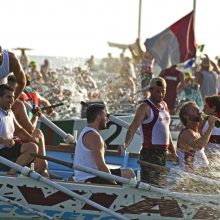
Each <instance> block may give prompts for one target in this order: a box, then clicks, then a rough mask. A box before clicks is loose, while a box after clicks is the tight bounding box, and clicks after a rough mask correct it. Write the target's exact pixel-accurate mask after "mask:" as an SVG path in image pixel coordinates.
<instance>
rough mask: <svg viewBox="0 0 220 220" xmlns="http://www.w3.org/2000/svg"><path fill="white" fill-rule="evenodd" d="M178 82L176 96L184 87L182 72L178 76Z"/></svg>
mask: <svg viewBox="0 0 220 220" xmlns="http://www.w3.org/2000/svg"><path fill="white" fill-rule="evenodd" d="M179 81H180V82H179V84H178V86H177V88H176V91H177V93H178V94H179V93H180V92H182V91H183V89H184V88H185V85H186V84H185V80H184V75H183V73H182V72H181V73H180V74H179Z"/></svg>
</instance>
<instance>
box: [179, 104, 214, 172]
mask: <svg viewBox="0 0 220 220" xmlns="http://www.w3.org/2000/svg"><path fill="white" fill-rule="evenodd" d="M179 117H180V120H181V122H182V123H183V125H184V126H185V128H184V129H183V130H182V131H181V132H180V134H179V136H178V142H177V149H178V154H179V155H180V158H181V159H182V161H181V160H180V161H181V162H182V165H183V167H184V168H185V170H186V171H189V172H193V171H195V170H198V169H203V168H206V167H208V165H209V161H208V159H207V157H206V155H205V152H204V148H205V147H206V145H207V143H208V142H209V139H210V136H211V133H212V129H213V128H214V127H215V122H216V121H217V120H218V118H217V117H214V116H210V117H209V118H208V128H207V130H206V131H205V132H204V134H202V135H200V133H199V125H200V123H201V121H202V116H201V112H200V110H199V107H198V106H197V105H196V104H195V103H194V102H186V103H184V105H183V106H182V107H181V109H180V113H179Z"/></svg>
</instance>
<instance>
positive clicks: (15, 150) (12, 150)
mask: <svg viewBox="0 0 220 220" xmlns="http://www.w3.org/2000/svg"><path fill="white" fill-rule="evenodd" d="M21 146H22V143H20V142H17V141H15V145H14V146H12V147H5V148H3V149H0V156H2V157H4V158H6V159H8V160H10V161H13V162H15V161H16V159H17V158H18V156H19V155H20V154H21ZM9 169H10V168H9V167H7V166H5V165H3V164H0V170H1V171H7V170H9Z"/></svg>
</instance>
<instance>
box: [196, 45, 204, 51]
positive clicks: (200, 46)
mask: <svg viewBox="0 0 220 220" xmlns="http://www.w3.org/2000/svg"><path fill="white" fill-rule="evenodd" d="M204 48H205V44H201V45H197V49H198V50H199V52H201V53H202V52H203V50H204Z"/></svg>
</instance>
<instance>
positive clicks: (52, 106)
mask: <svg viewBox="0 0 220 220" xmlns="http://www.w3.org/2000/svg"><path fill="white" fill-rule="evenodd" d="M61 105H64V103H63V102H61V103H57V104H54V105H50V106H45V107H42V108H41V110H42V111H44V110H47V109H49V108H56V107H58V106H61Z"/></svg>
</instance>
